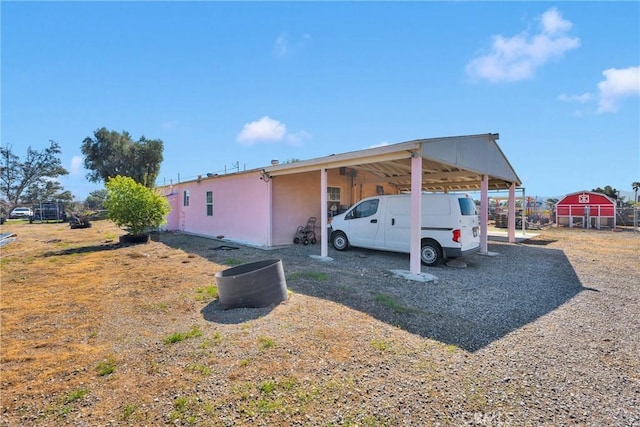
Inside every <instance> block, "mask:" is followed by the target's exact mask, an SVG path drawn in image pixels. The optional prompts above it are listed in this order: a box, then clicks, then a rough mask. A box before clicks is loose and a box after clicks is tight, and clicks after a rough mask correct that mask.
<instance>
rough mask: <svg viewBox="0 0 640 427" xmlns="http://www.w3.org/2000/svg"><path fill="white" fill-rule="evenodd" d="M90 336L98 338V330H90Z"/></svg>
mask: <svg viewBox="0 0 640 427" xmlns="http://www.w3.org/2000/svg"><path fill="white" fill-rule="evenodd" d="M89 338H92V339H93V338H98V331H96V330H93V331H91V332H89Z"/></svg>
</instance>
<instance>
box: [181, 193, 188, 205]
mask: <svg viewBox="0 0 640 427" xmlns="http://www.w3.org/2000/svg"><path fill="white" fill-rule="evenodd" d="M182 206H189V190H184V193H183V195H182Z"/></svg>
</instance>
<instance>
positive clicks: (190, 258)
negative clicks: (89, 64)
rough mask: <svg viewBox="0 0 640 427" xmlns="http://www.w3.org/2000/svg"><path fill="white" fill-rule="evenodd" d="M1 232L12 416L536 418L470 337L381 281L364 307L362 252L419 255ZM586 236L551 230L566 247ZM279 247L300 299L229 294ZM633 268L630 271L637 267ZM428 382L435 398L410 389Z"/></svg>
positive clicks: (356, 421)
mask: <svg viewBox="0 0 640 427" xmlns="http://www.w3.org/2000/svg"><path fill="white" fill-rule="evenodd" d="M1 231H2V232H11V233H15V234H16V238H15V240H13V241H11V242H10V243H8V244H7V245H5V246H3V247H2V248H0V254H1V256H0V267H1V268H0V273H1V276H0V283H1V289H0V309H1V322H2V323H1V333H2V341H1V348H0V360H1V363H2V368H1V405H2V407H1V411H0V420H1V425H4V426H19V425H61V424H68V425H157V424H164V423H167V424H178V425H398V424H399V423H406V422H411V421H413V422H429V423H430V424H432V425H460V424H467V425H501V424H504V425H508V424H512V422H514V421H515V422H516V424H518V425H535V424H536V422H534V421H531V420H527V419H522V418H519V417H522V416H523V415H522V412H521V409H519V408H518V406H519V405H520V403H519V402H515V401H514V403H509V402H511V400H512V399H511V398H510V397H505V398H504V399H493V400H492V399H488V398H487V397H486V395H487V394H488V393H489V392H488V391H487V390H489V389H495V387H510V389H509V390H508V391H504V393H507V394H508V393H519V391H518V389H519V387H520V386H519V385H518V386H516V384H515V381H511V382H509V381H508V380H505V379H504V378H497V377H496V376H497V374H495V373H491V372H488V371H487V372H483V371H478V369H477V367H474V366H473V365H471V364H469V360H471V359H473V358H474V357H476V356H474V354H473V352H469V351H466V350H465V349H464V348H461V347H462V346H456V345H452V344H451V343H447V342H439V341H438V340H435V339H431V338H429V337H425V336H421V335H420V334H415V333H411V330H410V328H407V327H404V326H403V325H402V324H400V326H402V327H399V326H398V324H397V323H395V320H394V319H400V316H402V315H408V316H410V315H416V312H415V311H411V310H413V309H412V308H409V307H408V306H407V305H402V304H398V303H397V301H395V300H393V298H391V297H389V296H386V297H385V296H384V294H383V293H382V291H375V292H373V291H371V292H372V293H371V298H368V299H363V300H360V302H359V303H358V304H360V307H358V309H354V307H355V304H351V303H347V302H346V299H348V298H349V295H352V293H353V289H360V287H362V286H365V285H366V284H367V282H368V280H367V279H366V277H363V275H362V274H360V272H359V271H358V269H359V268H361V267H360V265H361V264H360V263H361V262H362V261H363V260H367V261H369V262H371V261H372V260H373V262H376V260H377V259H383V258H384V259H385V260H390V261H389V262H391V263H394V262H396V263H397V264H398V265H399V266H403V265H404V266H405V267H404V268H408V264H407V262H408V259H407V258H406V257H405V256H402V255H398V254H387V255H386V256H385V255H379V254H377V253H375V254H372V253H371V252H368V251H362V252H353V253H350V255H349V256H350V259H351V260H352V261H353V262H354V263H355V264H353V265H351V266H349V264H345V265H346V267H344V266H343V267H341V268H346V269H345V271H344V272H343V276H340V275H338V276H336V275H335V273H336V272H335V270H336V268H337V267H336V265H335V264H331V265H325V264H323V263H318V262H315V263H312V262H310V261H309V259H310V258H309V254H312V253H319V246H318V245H315V246H309V247H304V246H302V245H296V246H292V247H290V248H285V249H283V250H281V251H278V250H274V251H264V250H260V249H254V248H246V247H240V246H234V245H233V244H230V243H228V242H220V241H216V240H210V239H202V238H194V237H189V236H184V235H179V234H166V233H165V234H160V235H155V236H153V238H152V241H151V242H149V243H147V244H142V245H131V246H122V245H120V244H119V243H118V237H119V236H120V235H122V234H123V232H122V231H121V230H119V229H118V228H116V227H115V226H114V225H113V224H111V223H110V222H109V221H96V222H94V224H93V227H91V228H87V229H75V230H72V229H70V228H69V226H68V225H67V224H26V223H16V222H10V223H7V224H5V225H3V226H2V230H1ZM571 232H574V230H570V231H568V230H548V231H544V230H543V231H542V232H541V233H542V234H541V235H540V236H539V237H537V238H536V239H537V240H538V241H539V242H540V245H549V243H550V242H552V243H553V245H555V247H561V246H562V242H563V239H565V236H566V235H567V234H566V233H571ZM577 233H579V231H577ZM575 235H577V234H575ZM604 235H605V234H604V233H603V234H602V235H601V236H604ZM584 236H586V237H585V238H584V239H583V240H580V239H575V238H573V237H571V238H569V239H568V240H567V242H568V243H567V244H568V245H570V246H571V245H572V246H571V251H576V252H580V251H581V250H584V251H586V252H588V251H589V250H590V248H592V247H593V246H592V245H593V244H594V241H595V240H597V239H598V238H599V237H598V236H597V235H595V234H588V235H586V234H585V235H584ZM606 236H607V237H606V238H607V239H612V240H611V241H612V242H613V241H616V242H617V243H614V244H612V245H611V248H612V250H617V251H620V254H622V255H623V256H625V257H626V256H631V257H635V256H637V255H638V253H639V252H638V248H637V247H636V246H635V245H638V244H639V243H638V242H639V240H638V239H637V238H635V237H634V236H635V234H634V233H633V232H622V233H615V232H608V233H607V234H606ZM620 238H622V239H623V240H622V243H620V241H619V239H620ZM594 239H595V240H594ZM615 239H618V240H615ZM576 245H583V247H582V248H576ZM228 246H231V247H228ZM605 249H606V248H605ZM605 249H600V250H605ZM594 256H595V255H594ZM273 257H286V266H287V269H286V271H285V273H286V275H287V282H288V283H290V284H291V285H292V286H290V291H292V292H291V294H290V297H289V300H288V301H287V302H286V303H284V304H281V305H279V306H277V307H269V308H264V309H237V310H227V311H224V310H221V309H219V307H217V306H216V304H217V302H216V301H217V300H216V288H215V274H216V272H218V271H220V270H223V269H226V268H228V267H229V266H233V265H238V264H242V263H245V262H250V261H254V260H256V259H265V258H273ZM377 257H381V258H377ZM385 262H386V261H385ZM634 266H636V267H637V266H638V264H637V259H636V262H635V264H634V263H633V262H632V263H631V264H628V263H627V264H625V267H624V268H625V269H627V272H629V271H630V272H631V273H630V274H637V272H634V271H635V270H634V268H635V267H634ZM392 267H393V265H392ZM604 267H607V266H604ZM362 268H364V267H362ZM608 268H612V267H611V266H609V267H608ZM629 269H630V270H629ZM440 271H441V273H442V274H443V275H445V276H446V274H454V273H455V272H454V273H448V271H445V270H444V269H442V270H440ZM336 277H338V278H339V277H344V280H345V282H344V283H335V282H339V279H337V280H336ZM358 277H360V279H357V278H358ZM447 277H448V276H447ZM328 278H329V280H330V281H331V282H332V286H329V285H328V284H327V280H328ZM358 280H359V281H358ZM379 280H381V282H380V283H381V286H382V284H384V283H388V282H389V281H391V280H392V278H390V277H387V276H384V277H380V278H379ZM452 280H453V279H452ZM372 286H373V285H372ZM412 286H414V285H412ZM296 288H297V289H299V290H300V291H302V290H304V292H300V291H298V292H296ZM319 288H327V289H329V288H330V289H331V290H330V291H326V292H331V295H330V298H326V297H324V294H323V293H322V292H325V291H324V290H323V291H320V290H319ZM367 292H370V291H367ZM381 295H382V296H381ZM343 296H344V298H345V301H344V303H343V302H342V301H343V300H341V298H342V297H343ZM385 298H386V299H385ZM376 304H377V306H379V308H372V307H366V306H367V305H371V306H373V305H376ZM376 310H378V311H376ZM385 313H386V314H385ZM422 314H424V315H425V316H427V313H422ZM397 321H398V322H401V320H397ZM408 329H409V331H408ZM636 333H637V331H636ZM635 337H636V338H637V334H636V336H635ZM483 345H484V343H483ZM454 371H455V372H454ZM449 373H452V374H453V373H455V375H458V376H459V378H460V381H455V380H453V381H452V380H450V379H449V380H448V379H447V378H451V377H449V376H448V374H449ZM454 378H455V377H454ZM636 380H637V379H636ZM416 383H419V384H420V388H419V390H415V391H413V390H411V393H416V394H415V396H419V399H421V402H422V403H421V404H420V409H418V408H417V407H415V406H412V403H411V402H410V401H408V400H406V399H407V398H406V397H405V398H404V399H405V400H403V389H404V390H405V392H407V391H408V390H409V389H411V388H412V387H415V385H416ZM361 384H366V390H365V389H364V386H362V385H361ZM389 384H394V385H393V387H392V388H391V389H389ZM439 384H444V386H440V385H439ZM496 384H498V385H497V386H496ZM636 386H637V384H635V385H634V387H636ZM385 387H386V389H385ZM385 390H386V391H385ZM636 398H637V396H636ZM512 404H513V405H514V407H513V408H512V407H510V405H512ZM623 406H624V405H623ZM412 408H413V410H412ZM519 411H520V412H519ZM509 414H510V415H509ZM567 416H568V415H567ZM634 416H635V414H632V417H631V418H628V417H627V418H624V419H625V420H630V419H631V420H633V419H634V418H633V417H634ZM567 419H571V418H567ZM408 420H409V421H408ZM510 421H511V422H510ZM518 421H520V422H518ZM638 422H640V419H638ZM569 424H571V422H569ZM578 424H580V423H578ZM586 424H589V423H586ZM615 424H616V423H612V425H615ZM594 425H596V424H594ZM619 425H622V424H619Z"/></svg>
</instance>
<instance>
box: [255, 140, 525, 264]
mask: <svg viewBox="0 0 640 427" xmlns="http://www.w3.org/2000/svg"><path fill="white" fill-rule="evenodd" d="M498 139H499V135H498V134H497V133H488V134H478V135H466V136H451V137H443V138H429V139H417V140H413V141H408V142H401V143H397V144H390V145H385V146H381V147H375V148H369V149H364V150H359V151H353V152H348V153H342V154H332V155H329V156H325V157H320V158H316V159H310V160H304V161H298V162H293V163H287V164H278V165H273V166H270V167H267V168H265V169H264V171H263V173H264V174H266V175H267V176H269V177H275V176H279V175H288V174H296V173H303V172H310V171H319V172H320V188H319V197H320V200H321V203H320V204H321V206H326V205H327V170H329V169H335V168H343V167H348V168H352V169H355V170H358V171H362V172H366V174H364V175H366V177H367V178H361V179H366V180H367V183H374V182H375V183H380V184H382V183H385V184H389V185H391V186H393V187H394V188H396V189H397V190H398V191H406V192H410V193H411V230H412V232H411V236H412V237H411V253H410V272H411V273H413V274H419V273H420V272H421V267H420V232H419V230H420V218H421V216H422V212H421V211H422V203H420V200H421V193H422V192H423V191H430V192H450V191H478V190H480V194H481V199H480V226H481V236H480V239H481V240H480V250H481V252H482V253H487V252H488V243H487V222H488V219H489V216H488V211H489V210H488V208H489V204H488V191H489V190H490V189H491V190H509V201H508V206H509V207H508V209H509V224H508V228H507V230H508V239H509V241H510V242H515V188H516V187H517V186H520V185H521V181H520V178H518V176H517V174H516V173H515V171H514V170H513V168H512V167H511V164H510V163H509V161H508V160H507V158H506V157H505V156H504V154H503V152H502V150H501V149H500V147H499V146H498V144H497V142H496V141H497V140H498ZM357 180H358V178H357V177H356V181H357ZM327 221H328V214H327V212H326V210H325V209H323V210H322V211H321V218H320V224H327ZM320 230H321V231H320V234H321V235H320V237H321V238H320V242H321V256H322V257H327V255H328V242H327V241H328V239H327V236H326V233H327V229H326V227H324V226H323V227H320Z"/></svg>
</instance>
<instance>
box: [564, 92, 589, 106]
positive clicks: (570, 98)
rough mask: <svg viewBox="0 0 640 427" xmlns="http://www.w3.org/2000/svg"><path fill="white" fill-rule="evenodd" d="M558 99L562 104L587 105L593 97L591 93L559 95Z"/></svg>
mask: <svg viewBox="0 0 640 427" xmlns="http://www.w3.org/2000/svg"><path fill="white" fill-rule="evenodd" d="M558 99H559V100H560V101H562V102H577V103H579V104H586V103H587V102H589V101H591V100H592V99H593V95H592V94H591V93H589V92H585V93H583V94H582V95H567V94H566V93H561V94H560V95H558Z"/></svg>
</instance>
